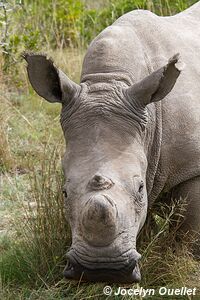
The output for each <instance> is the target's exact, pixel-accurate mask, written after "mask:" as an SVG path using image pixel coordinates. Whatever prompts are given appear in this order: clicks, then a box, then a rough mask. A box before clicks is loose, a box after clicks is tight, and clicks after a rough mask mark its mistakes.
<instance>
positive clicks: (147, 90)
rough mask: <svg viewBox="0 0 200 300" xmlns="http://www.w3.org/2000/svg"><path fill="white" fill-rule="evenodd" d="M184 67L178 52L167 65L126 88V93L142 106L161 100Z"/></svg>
mask: <svg viewBox="0 0 200 300" xmlns="http://www.w3.org/2000/svg"><path fill="white" fill-rule="evenodd" d="M182 69H183V64H182V63H181V62H180V56H179V54H176V55H174V56H173V57H172V58H170V59H169V61H168V64H167V65H165V66H164V67H162V68H160V69H158V70H157V71H155V72H153V73H151V74H150V75H148V76H147V77H145V78H144V79H143V80H141V81H140V82H137V83H136V84H134V85H133V86H131V87H130V88H128V89H126V95H127V96H128V98H129V99H130V100H131V101H132V100H134V101H137V103H138V104H139V105H141V106H142V107H145V106H146V105H148V104H149V103H151V102H157V101H160V100H162V99H163V98H164V97H165V96H166V95H167V94H168V93H169V92H170V91H171V90H172V88H173V87H174V85H175V83H176V80H177V78H178V76H179V75H180V72H181V71H182Z"/></svg>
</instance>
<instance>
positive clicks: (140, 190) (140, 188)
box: [138, 181, 144, 194]
mask: <svg viewBox="0 0 200 300" xmlns="http://www.w3.org/2000/svg"><path fill="white" fill-rule="evenodd" d="M143 189H144V182H143V181H141V183H140V186H139V190H138V192H139V193H140V194H141V193H142V192H143Z"/></svg>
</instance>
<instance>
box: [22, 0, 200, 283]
mask: <svg viewBox="0 0 200 300" xmlns="http://www.w3.org/2000/svg"><path fill="white" fill-rule="evenodd" d="M24 58H25V60H26V61H27V71H28V77H29V80H30V82H31V84H32V86H33V88H34V89H35V91H36V92H37V93H38V94H39V95H40V96H41V97H43V98H45V99H46V100H47V101H49V102H52V103H54V102H59V103H61V104H62V110H61V126H62V130H63V133H64V136H65V139H66V140H67V149H66V153H65V155H64V158H63V162H62V165H63V170H64V174H65V178H66V181H65V184H64V190H63V193H64V197H65V206H66V215H67V218H68V220H69V224H70V227H71V232H72V245H71V248H70V250H69V252H68V254H67V257H68V260H69V264H68V267H67V268H66V269H65V276H66V277H67V278H71V279H79V278H80V277H81V278H82V279H83V280H86V281H107V282H125V283H128V282H138V281H140V279H141V275H140V270H139V266H138V260H139V259H140V257H141V255H140V254H139V253H138V252H137V250H136V240H137V236H138V234H139V232H140V230H141V228H142V227H143V225H144V222H145V220H146V217H147V211H148V208H150V207H151V206H152V204H153V203H154V202H155V201H156V199H158V197H160V195H161V194H163V192H166V193H165V195H166V194H167V195H169V197H166V196H165V198H163V201H167V203H168V204H170V203H171V201H172V200H171V199H172V198H181V199H185V198H186V199H188V203H187V209H186V211H185V216H184V221H183V222H182V225H181V226H180V228H179V231H178V232H182V233H184V234H186V233H188V232H189V233H191V235H192V233H193V232H199V230H200V2H198V3H196V4H195V5H193V6H192V7H190V8H189V9H187V10H185V11H183V12H181V13H179V14H177V15H175V16H170V17H160V16H157V15H155V14H154V13H152V12H150V11H146V10H134V11H132V12H129V13H127V14H125V15H123V16H121V17H120V18H119V19H118V20H117V21H115V22H114V23H113V24H112V25H111V26H109V27H107V28H106V29H105V30H103V31H102V32H101V33H100V34H99V35H98V36H97V37H96V38H95V39H94V40H93V41H92V42H91V44H90V46H89V48H88V50H87V52H86V55H85V58H84V62H83V68H82V74H81V80H80V84H77V83H75V82H73V81H72V80H70V79H69V78H68V77H67V76H66V75H65V74H64V73H63V72H62V71H61V70H60V69H58V68H57V67H56V66H55V65H54V63H53V61H52V60H51V59H50V58H48V56H45V55H42V54H34V53H25V54H24ZM167 192H168V193H167ZM177 234H178V233H177ZM198 251H199V248H198Z"/></svg>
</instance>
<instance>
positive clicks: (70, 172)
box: [63, 123, 147, 281]
mask: <svg viewBox="0 0 200 300" xmlns="http://www.w3.org/2000/svg"><path fill="white" fill-rule="evenodd" d="M119 130H120V128H119ZM129 139H130V140H129ZM146 168H147V160H146V156H145V153H144V147H143V143H142V141H141V138H140V136H139V135H138V136H137V135H136V136H135V137H134V138H130V137H129V136H127V137H125V136H122V135H121V134H119V133H118V132H117V131H114V132H113V129H112V128H109V127H108V125H106V124H101V123H97V124H96V126H95V125H94V126H92V127H91V128H90V127H89V128H87V127H86V128H84V126H83V128H82V129H81V131H79V134H78V138H76V139H75V140H74V141H73V139H72V140H70V139H69V142H68V148H67V152H66V155H65V158H64V160H63V169H64V172H65V177H66V183H65V186H64V195H65V203H66V211H67V216H68V219H69V222H70V226H71V230H72V246H71V249H70V251H69V252H68V258H69V261H70V263H71V264H70V265H69V268H68V269H66V270H65V276H66V277H72V278H77V279H79V278H80V276H81V274H82V273H83V272H84V278H85V279H88V280H111V281H116V280H117V281H120V280H125V281H138V280H139V278H140V274H139V269H138V265H137V262H138V259H139V258H140V255H139V254H138V253H137V251H136V237H137V234H138V232H139V230H140V228H141V227H142V225H143V223H144V221H145V217H146V211H147V193H146V186H145V181H146V178H145V173H146Z"/></svg>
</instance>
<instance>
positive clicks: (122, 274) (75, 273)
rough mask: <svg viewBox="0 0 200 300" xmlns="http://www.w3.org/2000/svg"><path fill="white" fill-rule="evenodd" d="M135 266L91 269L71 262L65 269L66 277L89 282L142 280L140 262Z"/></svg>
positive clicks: (130, 281)
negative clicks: (118, 268) (117, 268)
mask: <svg viewBox="0 0 200 300" xmlns="http://www.w3.org/2000/svg"><path fill="white" fill-rule="evenodd" d="M134 265H135V267H134V269H133V270H131V269H132V268H128V269H127V268H124V269H120V270H115V269H98V270H91V269H87V268H85V267H82V266H81V265H77V264H76V265H74V264H73V265H72V264H71V263H69V264H68V266H67V267H66V268H65V270H64V277H65V278H66V279H73V280H77V281H79V282H80V281H82V282H84V281H87V282H108V283H134V282H140V280H141V274H140V269H139V265H138V263H134Z"/></svg>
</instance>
